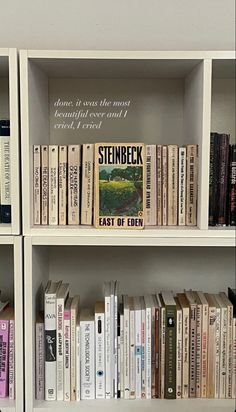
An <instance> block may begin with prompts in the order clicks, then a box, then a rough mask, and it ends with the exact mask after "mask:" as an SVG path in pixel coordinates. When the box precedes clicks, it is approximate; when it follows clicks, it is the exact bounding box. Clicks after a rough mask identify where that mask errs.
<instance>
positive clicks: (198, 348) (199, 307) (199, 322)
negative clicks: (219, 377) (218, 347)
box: [196, 303, 202, 398]
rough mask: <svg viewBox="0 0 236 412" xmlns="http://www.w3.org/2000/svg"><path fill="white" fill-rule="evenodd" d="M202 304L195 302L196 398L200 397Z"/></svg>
mask: <svg viewBox="0 0 236 412" xmlns="http://www.w3.org/2000/svg"><path fill="white" fill-rule="evenodd" d="M201 365H202V304H200V303H199V304H197V343H196V398H201V373H202V367H201Z"/></svg>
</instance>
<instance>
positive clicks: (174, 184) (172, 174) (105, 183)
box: [33, 143, 198, 229]
mask: <svg viewBox="0 0 236 412" xmlns="http://www.w3.org/2000/svg"><path fill="white" fill-rule="evenodd" d="M33 152H34V153H33V165H34V173H33V206H34V207H33V212H34V213H33V223H34V225H67V224H68V225H79V224H81V225H92V224H94V225H95V226H96V227H98V228H100V227H103V228H135V229H139V228H143V227H144V226H149V225H152V226H153V225H154V226H155V225H158V226H162V225H163V226H166V225H169V226H176V225H181V226H184V225H187V226H195V225H196V224H197V191H198V147H197V145H187V146H186V147H178V146H177V145H163V146H162V145H144V144H135V143H130V144H129V143H126V144H124V143H122V144H114V143H98V144H84V145H81V146H80V145H69V146H65V145H63V146H57V145H49V146H47V145H42V146H40V145H35V146H34V148H33Z"/></svg>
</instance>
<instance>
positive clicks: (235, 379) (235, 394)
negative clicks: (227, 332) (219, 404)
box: [232, 317, 236, 399]
mask: <svg viewBox="0 0 236 412" xmlns="http://www.w3.org/2000/svg"><path fill="white" fill-rule="evenodd" d="M232 352H233V354H232V358H233V359H232V398H233V399H235V398H236V317H234V318H233V351H232Z"/></svg>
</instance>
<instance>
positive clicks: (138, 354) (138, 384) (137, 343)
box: [134, 297, 142, 399]
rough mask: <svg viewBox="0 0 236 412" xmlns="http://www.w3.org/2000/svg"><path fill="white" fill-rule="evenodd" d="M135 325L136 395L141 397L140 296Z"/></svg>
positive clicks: (136, 304) (136, 302) (135, 303)
mask: <svg viewBox="0 0 236 412" xmlns="http://www.w3.org/2000/svg"><path fill="white" fill-rule="evenodd" d="M134 317H135V319H134V325H135V397H136V399H141V398H142V394H141V389H142V366H141V362H142V337H141V336H142V307H141V300H140V298H139V297H135V298H134Z"/></svg>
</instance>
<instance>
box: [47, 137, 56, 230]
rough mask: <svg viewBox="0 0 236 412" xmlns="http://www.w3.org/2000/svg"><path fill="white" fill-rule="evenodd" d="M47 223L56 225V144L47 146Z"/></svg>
mask: <svg viewBox="0 0 236 412" xmlns="http://www.w3.org/2000/svg"><path fill="white" fill-rule="evenodd" d="M49 225H58V146H56V145H53V146H52V145H50V146H49Z"/></svg>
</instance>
